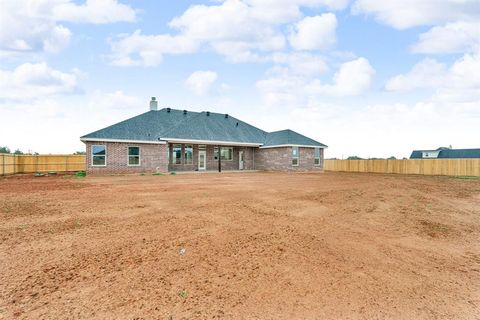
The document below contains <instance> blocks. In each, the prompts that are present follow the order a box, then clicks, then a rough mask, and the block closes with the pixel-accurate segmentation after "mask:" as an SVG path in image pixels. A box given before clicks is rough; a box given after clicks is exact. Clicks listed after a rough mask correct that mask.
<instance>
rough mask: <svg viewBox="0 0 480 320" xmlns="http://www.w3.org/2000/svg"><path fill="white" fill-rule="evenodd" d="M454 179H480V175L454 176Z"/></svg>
mask: <svg viewBox="0 0 480 320" xmlns="http://www.w3.org/2000/svg"><path fill="white" fill-rule="evenodd" d="M451 178H452V179H462V180H480V177H476V176H454V177H451Z"/></svg>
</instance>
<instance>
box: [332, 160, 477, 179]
mask: <svg viewBox="0 0 480 320" xmlns="http://www.w3.org/2000/svg"><path fill="white" fill-rule="evenodd" d="M325 170H326V171H346V172H374V173H399V174H424V175H446V176H480V159H421V160H417V159H405V160H325Z"/></svg>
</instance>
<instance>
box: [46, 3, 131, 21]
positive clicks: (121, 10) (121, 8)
mask: <svg viewBox="0 0 480 320" xmlns="http://www.w3.org/2000/svg"><path fill="white" fill-rule="evenodd" d="M52 11H53V12H52V13H53V18H54V20H57V21H70V22H78V23H96V24H101V23H114V22H119V21H126V22H134V21H135V15H136V14H135V10H134V9H132V8H131V7H130V6H128V5H125V4H122V3H119V2H118V1H117V0H87V1H86V2H85V4H81V5H77V4H75V3H73V2H70V1H62V3H59V4H58V5H56V6H54V7H53V8H52Z"/></svg>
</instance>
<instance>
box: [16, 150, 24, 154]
mask: <svg viewBox="0 0 480 320" xmlns="http://www.w3.org/2000/svg"><path fill="white" fill-rule="evenodd" d="M14 154H23V152H22V151H21V150H20V149H17V150H15V152H14Z"/></svg>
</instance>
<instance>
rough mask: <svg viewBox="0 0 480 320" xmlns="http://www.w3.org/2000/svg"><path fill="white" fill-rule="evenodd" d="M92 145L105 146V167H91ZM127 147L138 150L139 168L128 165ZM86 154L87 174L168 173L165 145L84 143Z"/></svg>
mask: <svg viewBox="0 0 480 320" xmlns="http://www.w3.org/2000/svg"><path fill="white" fill-rule="evenodd" d="M92 145H105V146H106V149H107V158H106V159H107V160H106V166H104V167H97V166H92V151H91V148H92ZM128 147H139V148H140V166H129V165H128ZM86 153H87V156H86V159H87V173H88V174H96V173H102V174H104V173H135V172H156V171H157V168H158V170H159V171H160V172H167V171H168V161H167V145H166V144H146V143H123V142H122V143H118V142H95V143H93V142H86Z"/></svg>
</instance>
